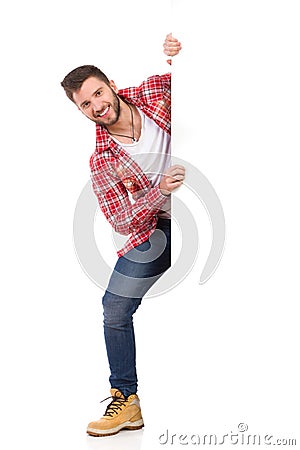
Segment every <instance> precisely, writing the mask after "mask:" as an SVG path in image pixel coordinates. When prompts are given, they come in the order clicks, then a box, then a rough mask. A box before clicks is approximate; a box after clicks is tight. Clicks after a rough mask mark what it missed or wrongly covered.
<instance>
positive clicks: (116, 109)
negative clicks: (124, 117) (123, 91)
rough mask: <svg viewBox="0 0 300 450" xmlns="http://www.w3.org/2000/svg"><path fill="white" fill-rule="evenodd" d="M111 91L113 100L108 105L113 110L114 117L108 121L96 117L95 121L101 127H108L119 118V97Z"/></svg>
mask: <svg viewBox="0 0 300 450" xmlns="http://www.w3.org/2000/svg"><path fill="white" fill-rule="evenodd" d="M111 92H112V94H113V100H112V104H111V106H110V107H111V109H112V110H113V111H114V113H115V117H112V118H111V119H110V120H109V121H102V120H101V119H96V120H95V123H97V124H98V125H100V126H103V127H110V126H112V125H114V124H115V123H116V122H117V121H118V120H119V117H120V99H119V97H118V95H117V94H116V93H115V92H114V91H113V90H111Z"/></svg>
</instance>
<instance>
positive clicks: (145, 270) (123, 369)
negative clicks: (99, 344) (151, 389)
mask: <svg viewBox="0 0 300 450" xmlns="http://www.w3.org/2000/svg"><path fill="white" fill-rule="evenodd" d="M170 266H171V220H170V219H158V223H157V227H156V230H155V232H154V233H153V234H152V235H151V236H150V238H149V239H148V240H147V241H146V242H143V243H142V244H140V245H139V246H137V247H135V248H134V249H132V250H130V251H129V252H127V253H126V254H125V255H124V256H121V257H120V258H119V259H118V261H117V263H116V265H115V267H114V270H113V272H112V275H111V277H110V281H109V284H108V287H107V289H106V291H105V294H104V296H103V300H102V303H103V312H104V337H105V343H106V350H107V356H108V361H109V367H110V373H111V375H110V377H109V381H110V384H111V387H112V388H117V389H119V390H120V391H121V392H122V393H123V394H124V395H125V396H126V397H127V396H128V395H130V394H135V393H136V391H137V373H136V351H135V337H134V328H133V320H132V319H133V317H132V316H133V314H134V313H135V311H136V310H137V308H138V307H139V305H140V303H141V301H142V298H143V296H144V295H145V294H146V293H147V291H148V290H149V289H150V287H151V286H152V285H153V284H154V283H155V282H156V281H157V280H158V279H159V278H160V277H161V276H162V275H163V273H164V272H165V271H166V270H167V269H168V268H169V267H170Z"/></svg>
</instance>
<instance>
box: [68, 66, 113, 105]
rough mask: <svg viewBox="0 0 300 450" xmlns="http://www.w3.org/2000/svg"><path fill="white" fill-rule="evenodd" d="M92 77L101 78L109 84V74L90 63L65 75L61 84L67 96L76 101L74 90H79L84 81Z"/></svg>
mask: <svg viewBox="0 0 300 450" xmlns="http://www.w3.org/2000/svg"><path fill="white" fill-rule="evenodd" d="M90 77H96V78H99V80H101V81H104V83H106V84H108V85H109V79H108V78H107V76H106V75H105V74H104V73H103V72H102V71H101V70H100V69H98V67H95V66H90V65H86V66H80V67H77V68H76V69H74V70H72V71H71V72H70V73H68V75H66V76H65V78H64V79H63V81H62V82H61V83H60V84H61V86H62V87H63V88H64V90H65V93H66V94H67V97H68V98H69V99H70V100H72V102H74V98H73V94H74V92H76V91H79V89H80V88H81V86H82V84H83V82H84V81H85V80H87V79H88V78H90ZM74 103H75V102H74Z"/></svg>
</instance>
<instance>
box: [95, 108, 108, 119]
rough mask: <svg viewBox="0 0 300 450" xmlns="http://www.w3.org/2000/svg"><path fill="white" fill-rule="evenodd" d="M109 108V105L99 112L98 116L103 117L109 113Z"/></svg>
mask: <svg viewBox="0 0 300 450" xmlns="http://www.w3.org/2000/svg"><path fill="white" fill-rule="evenodd" d="M108 108H109V106H108V107H107V108H105V110H104V111H103V112H102V113H101V114H98V116H100V117H103V116H104V115H105V114H106V113H107V111H108Z"/></svg>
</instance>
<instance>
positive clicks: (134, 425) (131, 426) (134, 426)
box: [86, 419, 144, 437]
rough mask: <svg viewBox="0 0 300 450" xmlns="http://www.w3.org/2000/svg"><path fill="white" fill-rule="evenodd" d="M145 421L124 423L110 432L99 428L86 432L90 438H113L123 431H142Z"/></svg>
mask: <svg viewBox="0 0 300 450" xmlns="http://www.w3.org/2000/svg"><path fill="white" fill-rule="evenodd" d="M143 426H144V422H143V419H140V420H136V421H135V422H124V423H122V424H120V425H119V426H117V427H114V428H109V429H108V430H97V428H88V429H87V430H86V432H87V433H88V434H89V435H90V436H96V437H103V436H113V435H115V434H117V433H119V431H121V430H140V429H141V428H143Z"/></svg>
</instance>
